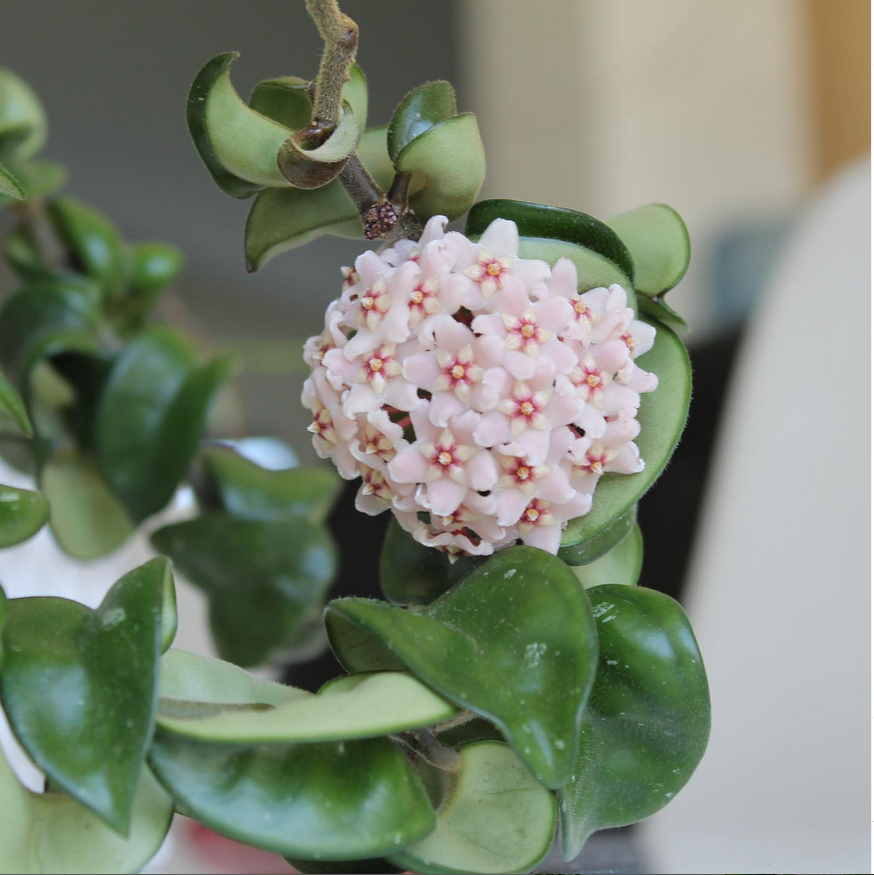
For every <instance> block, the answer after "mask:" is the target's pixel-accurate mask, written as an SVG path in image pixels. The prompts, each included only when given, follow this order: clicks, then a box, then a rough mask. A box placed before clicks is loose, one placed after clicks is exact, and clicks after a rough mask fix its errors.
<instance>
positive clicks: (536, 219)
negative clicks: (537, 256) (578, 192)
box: [465, 199, 634, 288]
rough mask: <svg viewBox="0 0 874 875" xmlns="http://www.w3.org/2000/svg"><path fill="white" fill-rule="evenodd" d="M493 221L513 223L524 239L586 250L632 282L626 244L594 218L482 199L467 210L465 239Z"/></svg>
mask: <svg viewBox="0 0 874 875" xmlns="http://www.w3.org/2000/svg"><path fill="white" fill-rule="evenodd" d="M495 219H509V220H510V221H513V222H515V223H516V225H517V227H518V228H519V234H520V236H523V237H546V238H548V239H552V240H563V241H564V242H566V243H575V244H577V245H578V246H582V247H583V248H585V249H589V250H591V251H592V252H594V253H596V254H597V255H600V256H602V257H603V258H606V259H608V260H609V261H611V262H613V264H614V265H615V266H616V267H617V268H619V270H620V271H621V272H622V273H623V274H624V275H625V276H626V277H628V278H629V279H630V280H631V281H632V282H633V281H634V261H633V260H632V258H631V254H630V253H629V251H628V249H627V248H626V246H625V244H624V243H623V242H622V240H621V239H620V238H619V236H618V235H617V234H616V232H615V231H613V230H612V229H611V228H610V227H608V226H607V225H605V224H604V223H603V222H601V221H599V220H598V219H596V218H594V216H589V215H586V213H580V212H577V211H576V210H567V209H563V208H562V207H549V206H546V205H544V204H533V203H528V202H526V201H514V200H505V199H494V200H485V201H480V202H479V203H478V204H476V206H474V207H473V209H472V210H471V211H470V215H469V216H468V217H467V226H466V228H465V233H466V234H467V235H468V236H470V235H472V234H475V235H476V234H482V233H483V231H485V229H486V228H488V226H489V225H490V224H491V223H492V222H493V221H494V220H495ZM541 257H542V256H541ZM626 288H628V287H626Z"/></svg>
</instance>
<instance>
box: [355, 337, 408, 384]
mask: <svg viewBox="0 0 874 875" xmlns="http://www.w3.org/2000/svg"><path fill="white" fill-rule="evenodd" d="M394 355H395V348H394V346H393V345H392V344H390V343H389V344H386V345H385V346H382V347H380V348H379V349H377V350H374V352H372V353H371V354H370V355H369V356H366V357H365V359H364V367H362V368H361V370H360V371H358V373H357V374H356V375H355V377H354V378H353V381H354V382H356V383H370V386H371V388H372V389H373V391H374V392H376V393H377V395H380V394H382V393H383V392H384V391H385V385H386V382H387V381H388V380H389V379H390V378H391V377H397V376H398V375H399V374H400V373H401V370H402V368H401V365H400V363H399V362H397V361H395V358H394Z"/></svg>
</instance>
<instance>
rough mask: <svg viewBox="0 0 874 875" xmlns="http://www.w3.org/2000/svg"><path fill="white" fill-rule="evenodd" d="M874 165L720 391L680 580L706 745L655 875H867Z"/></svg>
mask: <svg viewBox="0 0 874 875" xmlns="http://www.w3.org/2000/svg"><path fill="white" fill-rule="evenodd" d="M870 242H871V225H870V170H869V167H868V164H867V162H866V163H864V164H862V163H860V164H858V165H854V166H853V167H851V168H850V169H848V170H846V171H845V172H844V173H842V174H841V175H840V176H838V177H837V178H835V179H834V180H833V181H832V182H831V183H830V185H828V186H827V187H826V188H825V189H824V190H823V191H822V192H821V194H820V196H819V197H817V198H816V199H814V200H813V201H812V202H811V203H810V204H809V205H808V206H807V209H806V212H805V214H804V215H802V217H801V218H800V221H799V222H798V225H797V227H796V228H795V230H794V233H793V234H792V235H791V236H790V239H789V240H788V242H787V243H786V245H785V249H784V251H783V253H782V255H781V260H780V263H779V266H778V269H777V271H776V273H775V275H774V277H773V280H772V282H771V284H770V287H769V289H768V290H767V294H766V296H765V299H764V301H763V305H762V307H761V309H760V311H759V312H758V314H756V315H755V316H754V318H753V322H752V325H751V330H750V335H749V337H748V339H747V342H746V344H745V346H744V348H743V351H742V353H741V356H740V362H739V366H738V370H737V373H736V374H735V375H734V379H733V381H732V385H731V394H730V399H729V404H728V406H727V409H726V411H725V413H724V416H723V420H722V432H721V435H720V447H719V451H718V458H717V462H716V465H715V469H714V472H713V476H712V480H711V482H710V484H709V488H708V495H707V507H706V513H705V516H704V519H703V525H702V530H701V534H700V538H699V540H698V543H697V548H696V554H695V558H694V560H693V563H692V571H691V575H690V578H689V581H688V584H687V585H688V589H689V599H688V607H689V609H690V614H691V617H692V622H693V625H694V627H695V630H696V633H697V635H698V640H699V643H700V644H701V650H702V652H703V654H704V660H705V663H706V665H707V670H708V675H709V677H710V683H711V694H712V698H713V733H712V738H711V742H710V747H709V749H708V751H707V753H706V755H705V757H704V760H703V762H702V764H701V766H700V767H699V770H698V772H697V774H696V775H695V776H694V777H693V779H692V781H691V783H690V784H689V786H688V787H687V788H686V789H685V790H684V791H683V792H682V793H681V794H680V795H679V796H678V797H677V799H676V800H675V801H674V802H673V803H672V805H671V806H669V807H668V808H667V809H666V810H665V811H664V812H663V813H661V814H659V815H657V816H656V817H655V818H654V819H653V820H652V821H650V822H649V824H648V825H647V827H646V829H647V839H648V842H649V845H650V847H651V848H652V850H653V853H654V858H655V859H654V862H655V863H656V868H655V870H654V871H657V872H672V873H686V872H689V873H691V872H696V873H722V872H747V873H776V872H796V873H844V872H870V871H871V869H870V865H871V864H870V846H869V841H870V832H869V830H870V824H869V813H870V808H869V805H870V798H869V778H870V774H871V766H870V735H869V733H870V727H869V723H868V721H869V717H870V696H869V693H870V677H869V665H870V662H869V660H870V650H869V645H870V637H869V635H870V629H869V618H870V563H869V555H870V554H869V550H870V547H869V537H870V505H869V494H868V490H869V484H870V480H871V474H870V412H869V410H870V407H869V399H870V385H869V373H870V358H869V355H870V348H871V336H870V324H871V323H870V295H871V278H870Z"/></svg>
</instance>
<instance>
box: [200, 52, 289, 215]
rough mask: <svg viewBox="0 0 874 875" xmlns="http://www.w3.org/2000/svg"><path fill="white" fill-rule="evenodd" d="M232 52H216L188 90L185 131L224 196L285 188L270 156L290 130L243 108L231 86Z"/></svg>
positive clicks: (245, 105)
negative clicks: (266, 187) (188, 132)
mask: <svg viewBox="0 0 874 875" xmlns="http://www.w3.org/2000/svg"><path fill="white" fill-rule="evenodd" d="M238 57H239V54H238V53H237V52H225V53H224V54H221V55H217V56H216V57H215V58H213V59H212V60H211V61H209V62H207V64H206V65H205V66H204V67H203V68H202V69H201V71H200V72H199V73H198V74H197V76H196V78H195V80H194V82H193V83H192V85H191V90H190V91H189V93H188V108H187V119H188V130H189V131H190V132H191V137H192V139H193V140H194V145H195V148H196V149H197V151H198V153H199V154H200V157H201V159H202V161H203V163H204V164H205V165H206V169H207V170H209V172H210V174H211V175H212V178H213V179H214V180H215V182H216V184H217V185H218V186H219V188H221V189H222V190H223V191H224V192H225V193H226V194H229V195H231V196H232V197H236V198H246V197H249V196H250V195H253V194H254V193H255V192H256V191H260V189H261V188H263V187H265V186H268V187H283V188H285V187H287V186H288V185H289V184H290V183H289V182H288V181H287V180H286V179H285V177H284V176H283V175H282V174H281V173H280V172H279V167H278V165H277V163H276V156H277V154H278V152H279V149H280V147H281V146H282V144H283V143H284V142H285V141H286V140H287V139H288V137H289V136H290V135H291V134H292V133H293V131H291V130H289V129H288V128H287V127H285V126H284V125H280V124H278V123H277V122H275V121H273V119H271V118H268V117H267V116H266V115H261V113H260V112H256V111H255V110H254V109H252V108H251V107H250V106H248V105H247V104H246V103H245V102H244V101H243V100H242V99H241V98H240V95H239V94H237V91H236V89H235V88H234V86H233V85H232V84H231V78H230V68H231V65H232V64H233V63H234V61H236V60H237V58H238Z"/></svg>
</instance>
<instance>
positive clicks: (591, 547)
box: [558, 505, 637, 565]
mask: <svg viewBox="0 0 874 875" xmlns="http://www.w3.org/2000/svg"><path fill="white" fill-rule="evenodd" d="M636 519H637V505H634V507H632V508H631V510H629V511H627V512H626V513H624V514H623V515H622V516H621V517H619V519H617V520H616V522H615V523H613V525H611V526H610V527H609V528H606V529H604V531H603V532H601V534H599V535H597V536H596V537H594V538H591V539H590V540H588V541H583V542H582V543H579V544H571V545H570V546H562V547H560V548H559V551H558V558H559V559H561V560H562V561H563V562H567V564H568V565H588V564H589V563H590V562H594V561H595V560H596V559H600V558H601V557H602V556H603V555H604V554H605V553H608V552H609V551H610V550H612V549H613V548H614V547H615V546H616V545H617V544H618V543H619V542H620V541H621V540H622V539H623V538H624V537H625V536H626V535H627V534H628V533H629V532H630V531H631V529H632V527H633V526H634V521H635V520H636ZM575 532H576V528H575V527H570V530H569V531H566V532H564V533H563V535H562V541H572V540H573V538H574V536H575Z"/></svg>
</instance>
